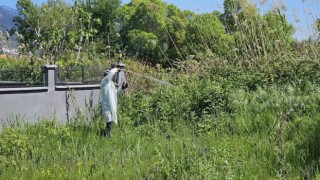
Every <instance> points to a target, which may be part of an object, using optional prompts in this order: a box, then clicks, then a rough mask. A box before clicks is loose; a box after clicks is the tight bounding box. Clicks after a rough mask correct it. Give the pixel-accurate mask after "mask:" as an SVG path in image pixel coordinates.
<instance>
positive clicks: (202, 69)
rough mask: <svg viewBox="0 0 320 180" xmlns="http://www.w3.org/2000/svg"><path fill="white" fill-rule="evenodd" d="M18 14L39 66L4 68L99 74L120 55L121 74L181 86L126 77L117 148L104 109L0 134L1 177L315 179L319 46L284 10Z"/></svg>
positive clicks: (96, 5) (229, 5) (93, 8)
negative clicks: (106, 133)
mask: <svg viewBox="0 0 320 180" xmlns="http://www.w3.org/2000/svg"><path fill="white" fill-rule="evenodd" d="M17 6H18V10H19V13H20V16H19V17H17V18H16V19H15V22H16V23H17V25H18V27H17V29H16V30H17V35H18V37H19V41H20V43H21V46H20V48H21V52H22V53H24V52H29V51H30V52H32V53H33V54H34V56H33V57H32V59H33V60H29V61H20V60H17V61H16V60H11V59H3V60H0V67H6V68H12V69H13V68H15V67H18V66H21V67H22V66H26V67H35V66H33V64H42V63H43V62H46V61H47V62H48V63H56V64H58V65H59V67H61V68H66V69H67V68H68V67H74V66H77V65H87V66H103V67H104V66H105V64H106V63H108V62H111V60H112V58H114V53H115V52H116V50H117V49H119V48H120V49H122V50H123V51H124V52H125V55H126V58H125V64H126V65H127V66H126V68H129V69H130V70H133V71H134V72H137V73H140V74H147V75H150V76H153V77H155V78H159V79H161V80H165V81H169V82H170V83H172V84H174V85H175V86H174V87H166V86H158V85H156V84H155V83H153V82H149V81H146V80H145V79H141V78H138V77H136V76H129V77H128V79H129V82H130V89H129V92H128V94H127V95H125V96H122V97H121V98H120V100H119V103H120V105H119V125H117V126H114V127H115V128H114V129H113V132H112V138H111V139H107V138H105V137H102V136H101V134H102V133H101V131H102V128H103V127H104V126H105V124H104V122H103V120H102V118H101V117H100V115H99V113H98V110H97V113H96V114H95V116H94V117H93V118H92V119H91V120H89V121H88V119H86V118H84V117H82V115H81V114H79V115H78V117H76V118H74V119H73V121H72V122H70V123H68V124H60V123H57V122H56V121H55V119H54V117H53V118H51V119H49V120H48V119H47V120H43V119H40V120H39V122H38V123H36V124H33V125H31V124H24V123H23V122H24V121H23V120H22V121H21V120H16V121H13V122H11V124H9V126H8V127H6V128H4V129H3V132H2V133H1V134H0V179H10V178H17V179H19V178H23V179H63V178H65V179H79V178H90V179H102V178H104V179H318V178H319V177H320V171H319V165H320V164H319V162H320V161H319V160H320V151H319V145H320V143H319V138H320V133H319V132H320V131H319V130H320V96H319V93H320V87H319V85H320V71H319V70H320V63H319V60H318V57H319V55H320V53H319V50H320V48H319V42H318V40H313V39H310V40H309V41H303V42H299V41H296V40H294V39H292V38H291V35H292V33H293V27H292V25H290V24H288V22H287V20H286V17H285V16H284V15H283V10H284V9H274V10H271V11H269V12H267V13H266V14H260V13H259V11H258V10H257V9H256V8H255V7H254V6H252V5H251V4H250V3H248V2H247V1H246V0H225V3H224V12H222V13H221V12H212V13H206V14H195V13H193V12H190V11H182V10H180V9H179V8H177V7H175V6H174V5H168V4H166V3H164V2H163V1H161V0H156V1H154V0H132V1H131V2H130V3H128V4H125V5H121V3H120V1H117V0H101V1H99V0H92V1H75V2H74V4H73V5H67V4H66V3H64V2H63V1H48V3H46V4H43V5H42V6H40V7H37V6H35V5H34V4H32V3H31V1H29V0H19V1H18V4H17ZM105 12H108V13H105ZM48 14H50V16H47V15H48ZM107 15H109V16H107ZM22 17H24V18H22ZM36 19H41V21H36ZM317 22H318V26H317V27H318V28H319V27H320V26H319V20H318V21H317ZM52 24H55V26H52ZM318 31H319V29H318ZM106 59H107V60H108V61H106ZM21 62H23V63H25V64H22V63H21ZM30 69H32V68H30ZM63 73H68V72H63ZM6 76H11V75H10V74H7V75H6ZM13 76H15V74H13V75H12V77H13ZM72 76H77V77H79V75H75V74H70V77H72ZM9 78H10V77H9Z"/></svg>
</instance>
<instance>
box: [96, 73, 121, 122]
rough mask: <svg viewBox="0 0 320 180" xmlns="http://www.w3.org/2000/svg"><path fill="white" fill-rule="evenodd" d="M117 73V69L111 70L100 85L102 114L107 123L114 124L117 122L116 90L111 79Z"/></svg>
mask: <svg viewBox="0 0 320 180" xmlns="http://www.w3.org/2000/svg"><path fill="white" fill-rule="evenodd" d="M117 72H118V68H113V69H111V70H110V71H109V72H108V74H107V75H106V76H105V77H104V78H103V79H102V80H101V83H100V92H101V97H102V99H101V105H102V113H103V115H104V117H105V118H106V121H107V123H109V122H114V123H116V124H117V122H118V120H117V107H118V89H117V88H116V86H115V83H114V81H113V78H114V75H115V74H116V73H117Z"/></svg>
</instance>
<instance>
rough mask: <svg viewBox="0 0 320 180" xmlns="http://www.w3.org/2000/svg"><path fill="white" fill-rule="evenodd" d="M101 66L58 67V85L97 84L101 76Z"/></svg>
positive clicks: (102, 69)
mask: <svg viewBox="0 0 320 180" xmlns="http://www.w3.org/2000/svg"><path fill="white" fill-rule="evenodd" d="M103 71H104V68H103V67H97V66H89V65H80V66H72V67H71V66H69V67H64V68H59V67H58V70H57V84H58V85H66V84H68V85H70V84H72V85H78V84H79V85H81V84H99V83H100V81H101V79H102V77H103Z"/></svg>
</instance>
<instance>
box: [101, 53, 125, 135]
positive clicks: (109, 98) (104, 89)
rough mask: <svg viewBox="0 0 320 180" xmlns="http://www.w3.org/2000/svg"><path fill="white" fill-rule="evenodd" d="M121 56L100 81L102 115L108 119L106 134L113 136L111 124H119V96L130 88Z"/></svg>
mask: <svg viewBox="0 0 320 180" xmlns="http://www.w3.org/2000/svg"><path fill="white" fill-rule="evenodd" d="M120 61H121V56H120V58H119V60H118V64H117V65H114V64H113V65H112V66H111V68H110V69H108V70H106V71H105V72H104V78H103V79H102V80H101V83H100V92H101V108H102V115H103V116H104V118H105V120H106V129H105V131H104V136H108V137H111V124H112V122H113V123H115V124H117V123H118V119H117V108H118V96H119V94H121V93H122V92H124V91H125V90H126V89H127V88H128V82H127V80H126V77H125V75H124V65H123V64H121V62H120Z"/></svg>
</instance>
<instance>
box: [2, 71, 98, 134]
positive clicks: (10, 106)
mask: <svg viewBox="0 0 320 180" xmlns="http://www.w3.org/2000/svg"><path fill="white" fill-rule="evenodd" d="M56 68H57V66H53V65H47V66H44V87H30V88H1V89H0V124H1V125H0V130H1V127H2V125H3V124H7V122H8V121H9V120H14V119H16V118H18V119H23V120H24V121H25V122H28V123H34V122H36V121H37V120H38V119H39V117H47V118H49V117H52V116H55V117H56V119H57V120H58V121H61V122H67V121H68V120H69V119H71V118H73V117H75V116H76V112H77V111H78V110H80V111H82V112H86V113H85V114H88V115H90V114H92V113H93V109H94V107H95V106H96V105H98V104H99V101H100V100H99V98H100V85H99V84H95V85H69V86H68V85H67V86H57V85H56Z"/></svg>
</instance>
